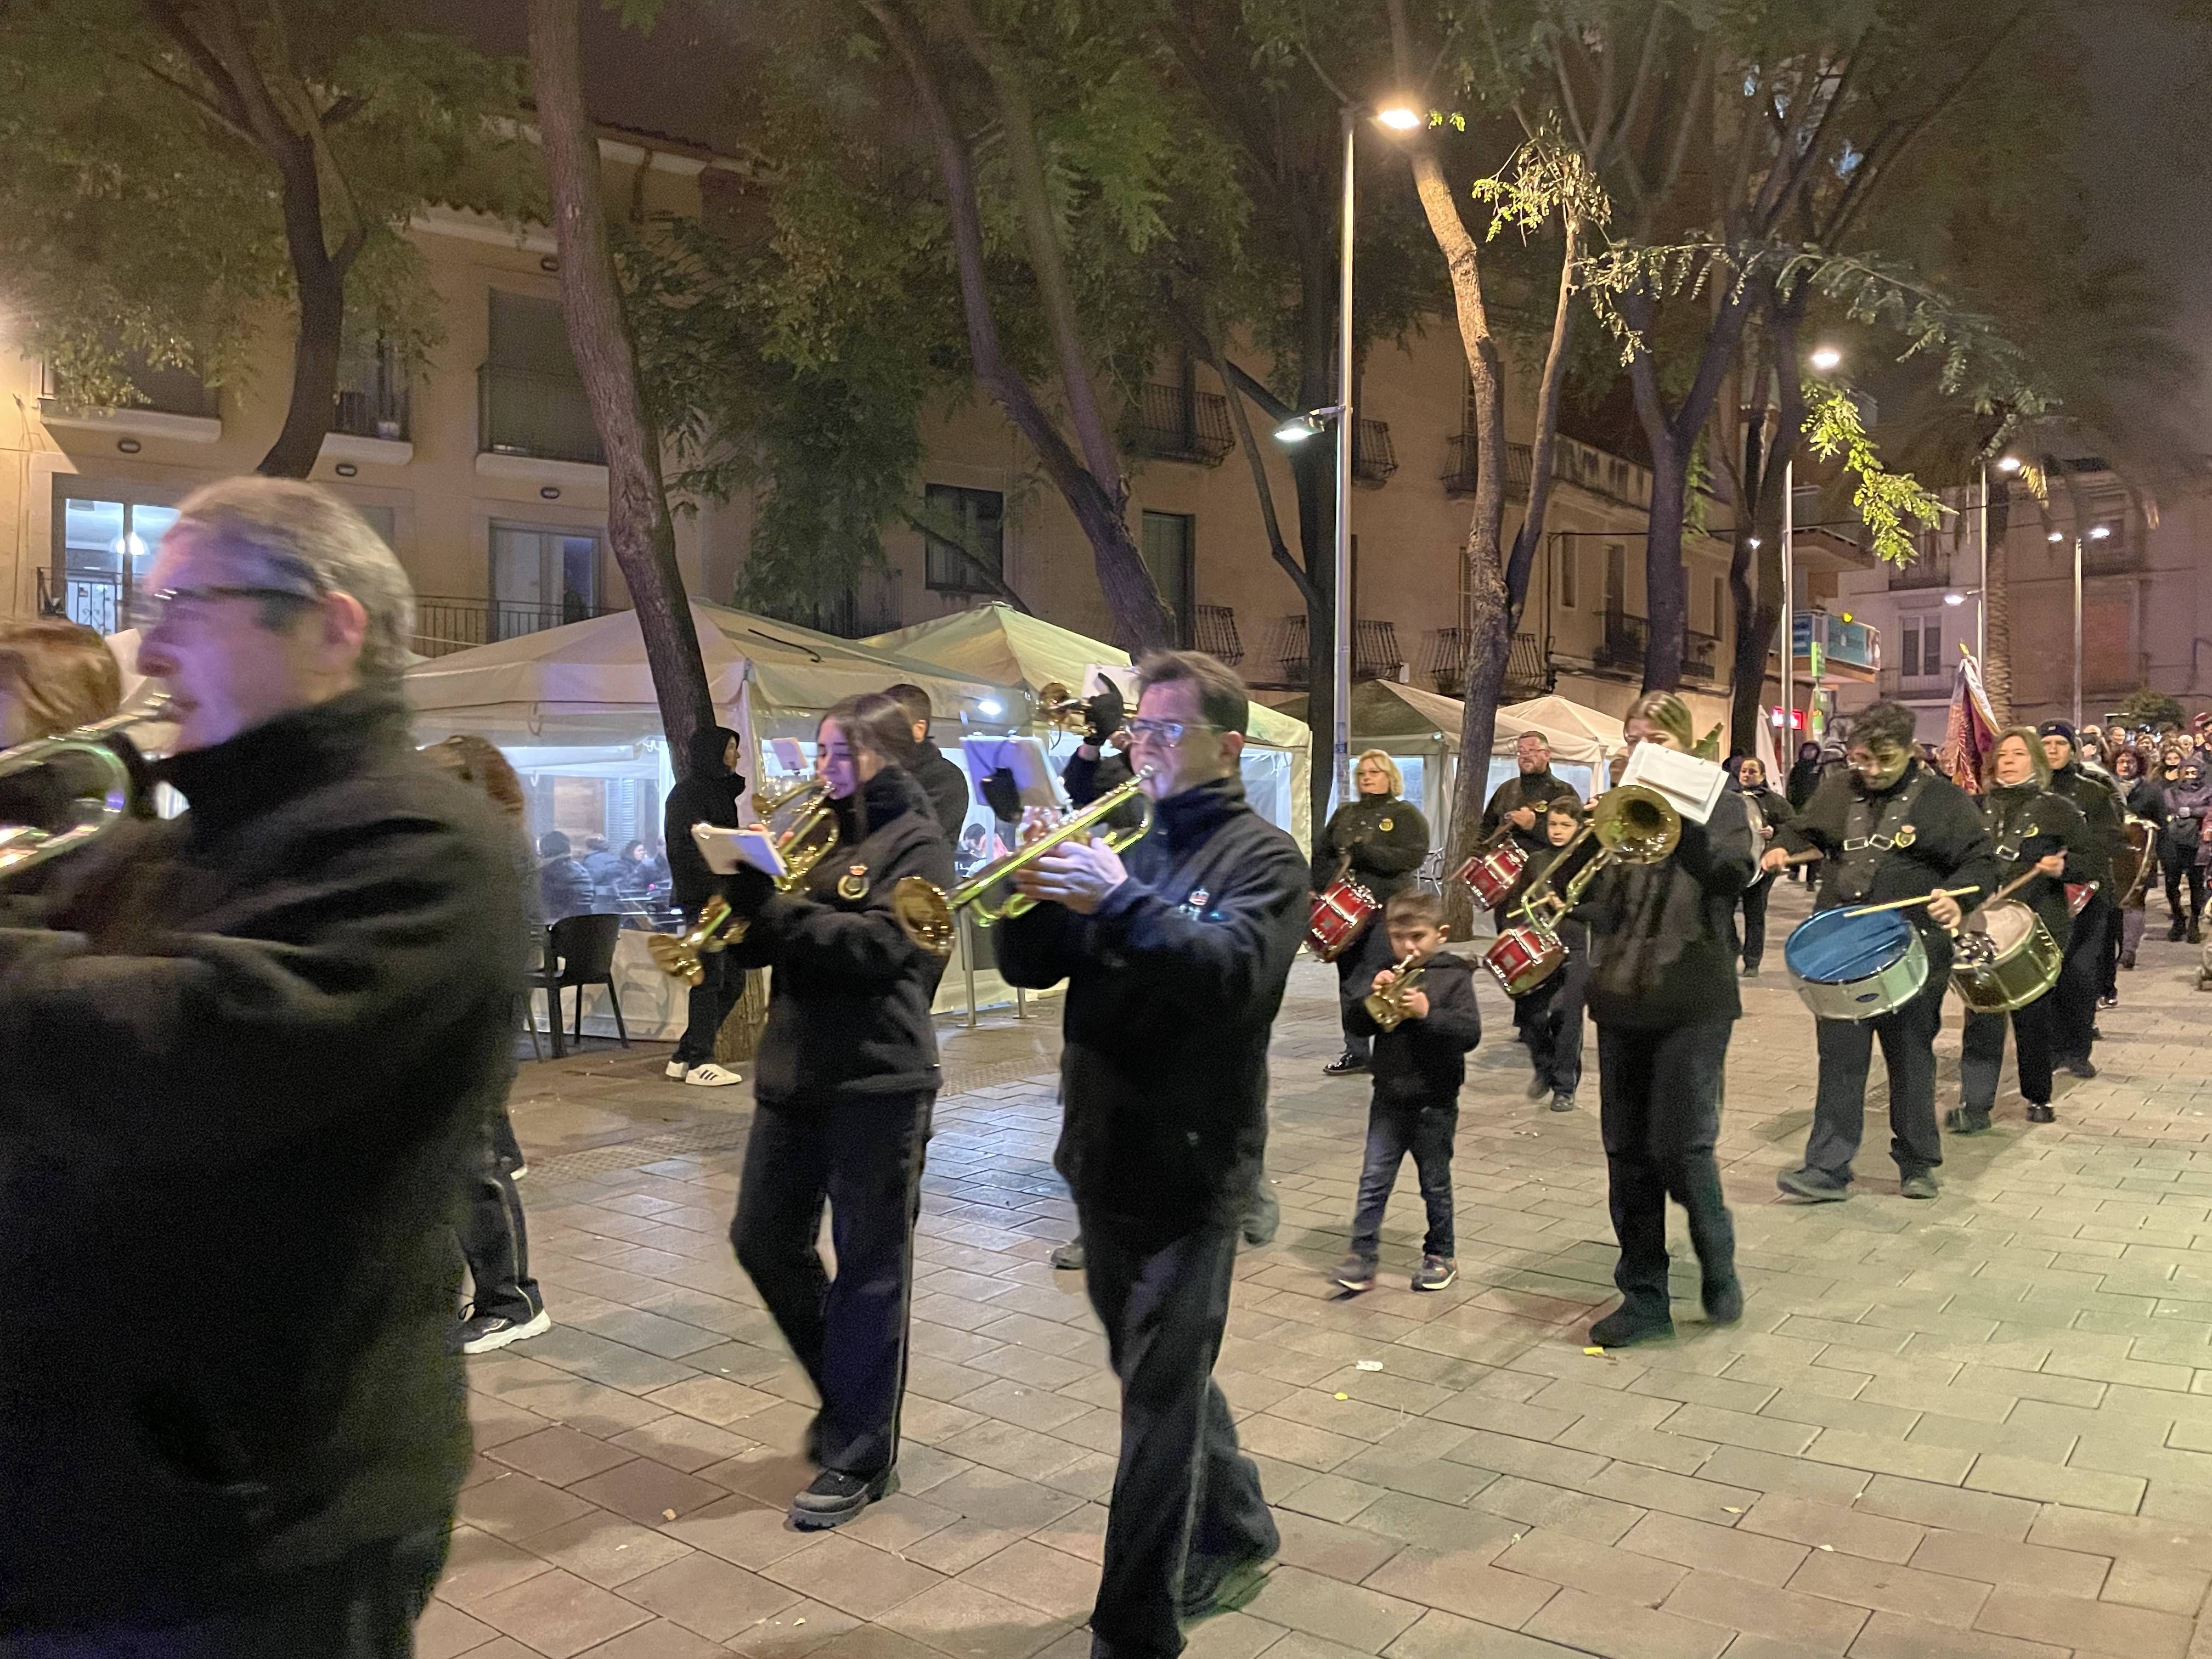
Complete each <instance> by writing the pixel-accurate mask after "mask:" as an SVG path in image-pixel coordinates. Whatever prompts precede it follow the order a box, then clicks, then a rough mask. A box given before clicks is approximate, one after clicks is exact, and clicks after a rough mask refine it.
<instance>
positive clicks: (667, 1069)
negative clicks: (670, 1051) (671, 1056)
mask: <svg viewBox="0 0 2212 1659" xmlns="http://www.w3.org/2000/svg"><path fill="white" fill-rule="evenodd" d="M690 1069H691V1068H690V1066H686V1065H685V1064H684V1062H683V1061H682V1060H670V1061H669V1062H668V1064H667V1065H665V1066H663V1067H661V1075H662V1076H664V1077H665V1078H667V1079H669V1080H670V1081H671V1082H673V1083H681V1082H683V1081H684V1073H686V1072H688V1071H690Z"/></svg>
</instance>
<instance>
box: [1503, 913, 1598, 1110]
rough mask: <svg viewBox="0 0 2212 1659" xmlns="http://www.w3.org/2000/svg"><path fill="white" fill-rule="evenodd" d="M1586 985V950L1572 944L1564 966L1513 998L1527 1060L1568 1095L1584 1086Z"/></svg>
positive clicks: (1556, 1089)
mask: <svg viewBox="0 0 2212 1659" xmlns="http://www.w3.org/2000/svg"><path fill="white" fill-rule="evenodd" d="M1588 989H1589V950H1588V949H1587V948H1584V947H1580V946H1576V945H1570V946H1568V956H1567V961H1566V965H1565V967H1563V968H1561V969H1559V971H1558V972H1557V973H1555V974H1553V975H1552V976H1551V977H1550V978H1549V979H1547V980H1546V981H1544V982H1543V983H1542V984H1541V985H1539V986H1538V987H1536V988H1535V989H1534V990H1533V991H1530V992H1528V993H1527V994H1524V995H1522V996H1518V997H1516V998H1515V999H1514V1000H1513V1024H1514V1026H1515V1028H1516V1030H1518V1031H1519V1032H1520V1034H1521V1041H1522V1042H1525V1043H1527V1044H1528V1061H1529V1064H1530V1065H1532V1066H1534V1067H1535V1068H1536V1076H1537V1078H1538V1079H1539V1080H1540V1081H1541V1082H1542V1083H1543V1084H1544V1085H1546V1086H1547V1087H1548V1088H1549V1089H1550V1090H1551V1091H1553V1093H1554V1094H1567V1095H1571V1094H1572V1093H1574V1091H1576V1090H1577V1089H1579V1088H1580V1087H1582V1081H1583V1007H1584V1005H1585V1002H1586V1000H1587V996H1588Z"/></svg>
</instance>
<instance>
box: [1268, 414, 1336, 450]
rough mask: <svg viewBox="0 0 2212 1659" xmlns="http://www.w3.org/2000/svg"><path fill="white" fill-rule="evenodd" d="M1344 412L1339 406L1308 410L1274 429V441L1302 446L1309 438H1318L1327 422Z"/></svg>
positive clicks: (1326, 428)
mask: <svg viewBox="0 0 2212 1659" xmlns="http://www.w3.org/2000/svg"><path fill="white" fill-rule="evenodd" d="M1343 412H1344V409H1343V405H1342V404H1329V405H1328V407H1327V408H1326V409H1310V410H1307V411H1306V412H1305V413H1304V414H1303V415H1293V416H1291V418H1290V419H1289V420H1287V421H1285V422H1283V423H1282V425H1280V426H1279V427H1277V428H1275V441H1276V442H1278V443H1285V444H1302V443H1304V441H1306V440H1307V439H1309V438H1314V437H1318V436H1320V435H1321V434H1322V433H1324V432H1326V431H1328V423H1329V422H1330V421H1331V420H1332V419H1333V418H1334V417H1335V416H1338V415H1340V414H1342V413H1343Z"/></svg>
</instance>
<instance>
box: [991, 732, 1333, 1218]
mask: <svg viewBox="0 0 2212 1659" xmlns="http://www.w3.org/2000/svg"><path fill="white" fill-rule="evenodd" d="M1121 861H1122V863H1123V865H1124V866H1126V867H1127V870H1128V872H1129V879H1128V880H1127V881H1126V882H1124V883H1123V884H1121V886H1120V887H1118V888H1116V889H1115V891H1114V892H1113V894H1112V895H1111V896H1109V898H1108V899H1107V901H1106V902H1105V903H1104V904H1103V906H1101V907H1100V908H1099V909H1098V911H1097V914H1096V915H1090V916H1079V915H1076V914H1074V912H1073V911H1071V910H1068V909H1066V908H1065V907H1063V906H1060V905H1057V904H1041V905H1039V906H1037V907H1036V908H1035V909H1033V910H1031V911H1030V912H1028V913H1027V914H1026V915H1019V916H1015V917H1012V918H1010V919H1009V920H1007V921H1004V922H1002V923H1000V925H999V927H997V928H995V929H994V942H995V944H996V945H997V947H998V952H999V971H1000V973H1001V974H1003V975H1005V976H1006V979H1007V981H1009V982H1011V983H1012V984H1015V985H1024V986H1027V987H1030V988H1031V989H1033V990H1041V989H1042V988H1044V987H1047V986H1050V985H1054V984H1057V983H1058V982H1059V981H1061V980H1063V979H1065V980H1066V981H1068V989H1067V1012H1066V1025H1065V1031H1064V1036H1065V1041H1064V1043H1063V1045H1062V1048H1061V1050H1060V1097H1061V1101H1062V1104H1063V1109H1064V1116H1063V1119H1062V1122H1061V1127H1060V1146H1059V1149H1058V1151H1057V1152H1055V1153H1054V1158H1053V1162H1054V1165H1055V1167H1057V1168H1058V1169H1059V1170H1060V1174H1061V1175H1063V1176H1066V1179H1067V1182H1068V1185H1069V1186H1070V1187H1071V1188H1073V1191H1074V1194H1075V1200H1076V1202H1077V1204H1078V1205H1079V1206H1082V1208H1083V1210H1084V1211H1085V1225H1090V1218H1091V1216H1094V1215H1095V1216H1097V1218H1100V1219H1101V1220H1102V1221H1105V1222H1108V1223H1110V1224H1114V1225H1119V1226H1120V1227H1121V1228H1123V1229H1126V1230H1127V1231H1130V1232H1132V1233H1133V1234H1137V1235H1141V1236H1144V1237H1149V1238H1152V1239H1155V1240H1163V1241H1164V1240H1165V1239H1168V1238H1172V1237H1179V1236H1181V1235H1182V1234H1183V1233H1185V1232H1188V1231H1190V1229H1192V1228H1193V1227H1194V1226H1197V1225H1200V1224H1202V1223H1205V1222H1206V1221H1209V1220H1211V1221H1213V1222H1215V1223H1218V1224H1219V1225H1230V1224H1231V1223H1233V1222H1234V1221H1235V1220H1236V1219H1237V1218H1239V1217H1240V1216H1241V1215H1242V1214H1243V1211H1244V1208H1245V1206H1246V1204H1247V1202H1248V1201H1249V1199H1250V1197H1251V1189H1252V1183H1253V1182H1254V1181H1255V1179H1256V1178H1257V1176H1258V1174H1259V1169H1260V1160H1261V1153H1262V1152H1263V1151H1264V1150H1265V1149H1266V1146H1267V1036H1268V1031H1269V1030H1270V1028H1271V1027H1272V1026H1273V1024H1274V1020H1275V1012H1276V1010H1277V1009H1278V1008H1279V1007H1280V1006H1282V1000H1283V983H1284V981H1285V980H1286V979H1287V978H1288V977H1289V976H1290V971H1291V958H1292V957H1295V956H1296V955H1297V949H1298V941H1299V940H1300V939H1302V938H1303V937H1304V933H1305V927H1306V921H1307V916H1308V909H1309V908H1308V904H1307V900H1306V861H1305V859H1304V856H1303V855H1301V854H1300V853H1299V852H1298V849H1297V843H1296V842H1293V841H1292V840H1291V838H1290V837H1289V836H1286V835H1285V834H1284V833H1283V832H1282V831H1281V830H1280V829H1276V828H1275V826H1274V825H1273V824H1271V823H1268V822H1267V820H1266V819H1265V818H1263V817H1261V816H1260V815H1259V814H1258V813H1257V812H1255V811H1253V810H1252V809H1251V807H1250V806H1249V805H1247V804H1246V802H1245V799H1244V786H1243V781H1242V780H1240V779H1238V778H1237V777H1235V776H1231V777H1226V778H1222V779H1219V780H1218V781H1214V782H1212V783H1206V784H1200V785H1199V786H1198V787H1195V788H1193V789H1187V790H1185V791H1183V793H1181V794H1179V795H1176V796H1173V797H1171V798H1170V799H1167V800H1164V801H1162V802H1161V803H1160V804H1159V805H1158V810H1157V811H1156V812H1155V814H1154V817H1153V820H1152V833H1151V834H1150V835H1149V836H1146V837H1145V838H1144V840H1142V841H1140V842H1138V843H1137V844H1136V845H1135V846H1133V847H1132V848H1130V849H1129V850H1128V851H1127V852H1126V853H1124V854H1122V855H1121Z"/></svg>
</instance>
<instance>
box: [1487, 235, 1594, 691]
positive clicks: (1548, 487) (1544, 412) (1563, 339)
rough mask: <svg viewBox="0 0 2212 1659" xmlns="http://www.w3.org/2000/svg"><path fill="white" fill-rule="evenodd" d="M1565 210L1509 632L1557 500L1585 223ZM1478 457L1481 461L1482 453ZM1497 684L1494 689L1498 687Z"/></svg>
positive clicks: (1514, 562)
mask: <svg viewBox="0 0 2212 1659" xmlns="http://www.w3.org/2000/svg"><path fill="white" fill-rule="evenodd" d="M1565 213H1566V226H1565V229H1566V244H1565V248H1564V249H1563V251H1562V252H1561V253H1560V255H1559V303H1558V304H1557V306H1556V307H1554V308H1553V313H1552V342H1551V345H1550V347H1549V348H1548V349H1547V350H1546V352H1545V354H1544V378H1543V380H1541V381H1540V382H1539V383H1538V385H1537V387H1536V438H1535V441H1534V443H1533V444H1531V445H1530V446H1529V449H1528V510H1527V511H1526V512H1525V513H1522V517H1521V528H1520V530H1519V532H1516V534H1515V536H1514V538H1513V552H1512V555H1511V556H1510V557H1509V558H1508V559H1507V560H1506V562H1505V601H1506V623H1505V627H1506V635H1507V641H1508V644H1509V647H1510V642H1511V635H1512V634H1513V632H1514V630H1515V629H1518V628H1519V627H1520V625H1521V612H1522V607H1523V606H1524V605H1527V604H1528V573H1529V572H1530V570H1531V569H1533V568H1534V566H1535V562H1536V549H1537V547H1538V545H1539V544H1541V542H1542V540H1543V538H1544V518H1545V515H1546V513H1547V512H1548V511H1549V510H1550V508H1551V503H1552V465H1553V461H1552V458H1553V455H1555V454H1556V453H1558V451H1559V396H1560V392H1561V390H1562V388H1563V387H1564V386H1565V384H1566V379H1567V353H1568V351H1569V349H1571V347H1572V345H1573V344H1574V337H1575V266H1576V265H1577V264H1578V263H1579V262H1580V260H1581V258H1582V246H1583V222H1582V219H1581V217H1580V216H1578V215H1577V214H1576V213H1575V212H1574V211H1573V210H1572V209H1571V208H1569V209H1567V210H1565ZM1476 459H1478V460H1480V459H1481V457H1480V454H1478V455H1477V457H1476ZM1499 684H1500V685H1501V686H1502V685H1503V684H1504V682H1503V681H1501V682H1500V683H1499ZM1495 689H1496V688H1493V690H1495Z"/></svg>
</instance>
